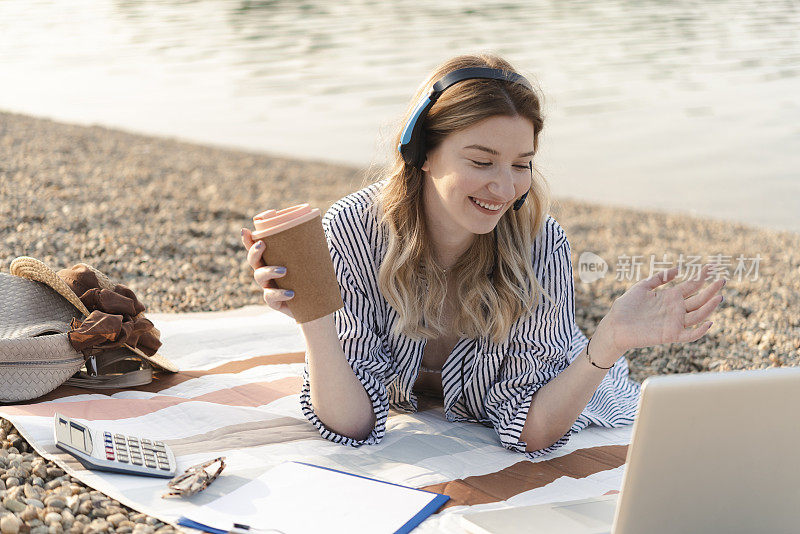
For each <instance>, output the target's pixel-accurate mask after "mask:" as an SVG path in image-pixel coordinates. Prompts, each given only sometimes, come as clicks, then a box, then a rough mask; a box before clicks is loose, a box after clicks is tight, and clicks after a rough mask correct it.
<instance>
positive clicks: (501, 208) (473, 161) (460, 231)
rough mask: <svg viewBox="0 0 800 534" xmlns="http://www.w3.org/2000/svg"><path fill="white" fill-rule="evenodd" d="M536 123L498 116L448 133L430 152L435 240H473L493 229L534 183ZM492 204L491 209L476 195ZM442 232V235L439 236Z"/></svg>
mask: <svg viewBox="0 0 800 534" xmlns="http://www.w3.org/2000/svg"><path fill="white" fill-rule="evenodd" d="M533 135H534V128H533V124H532V123H531V122H530V121H529V120H527V119H525V118H523V117H520V116H516V117H508V116H494V117H490V118H488V119H485V120H483V121H481V122H479V123H477V124H474V125H472V126H470V127H469V128H465V129H463V130H459V131H457V132H454V133H452V134H450V135H449V136H447V137H446V138H445V139H444V140H443V141H442V143H441V144H440V145H439V146H438V147H436V149H434V150H431V151H429V152H428V154H427V159H426V160H425V163H424V165H423V166H422V170H423V171H425V192H424V200H425V210H426V216H427V219H428V221H429V223H430V227H431V230H432V231H433V232H434V241H443V242H449V243H461V244H462V245H463V244H464V243H465V242H469V240H471V238H472V234H484V233H488V232H491V231H492V230H493V229H494V227H495V225H496V224H497V222H498V221H499V220H500V217H501V216H502V215H503V213H505V212H506V210H507V209H509V208H510V207H511V205H512V204H513V203H514V201H515V200H517V199H518V198H519V197H521V196H522V195H523V194H525V192H526V191H528V190H529V189H530V186H531V179H532V177H531V170H530V167H529V165H531V160H532V157H533V152H534V148H533ZM473 198H474V199H477V200H480V201H482V202H483V203H485V204H487V205H489V207H490V208H498V209H496V210H489V209H485V208H482V207H480V206H478V205H477V204H476V203H475V202H474V201H473V200H472V199H473ZM436 234H438V237H439V239H436V237H437V236H436Z"/></svg>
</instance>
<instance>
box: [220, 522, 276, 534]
mask: <svg viewBox="0 0 800 534" xmlns="http://www.w3.org/2000/svg"><path fill="white" fill-rule="evenodd" d="M250 532H275V533H276V534H286V533H285V532H284V531H282V530H278V529H277V528H253V527H251V526H250V525H243V524H242V523H234V524H233V527H232V528H231V529H230V530H229V531H228V534H249V533H250Z"/></svg>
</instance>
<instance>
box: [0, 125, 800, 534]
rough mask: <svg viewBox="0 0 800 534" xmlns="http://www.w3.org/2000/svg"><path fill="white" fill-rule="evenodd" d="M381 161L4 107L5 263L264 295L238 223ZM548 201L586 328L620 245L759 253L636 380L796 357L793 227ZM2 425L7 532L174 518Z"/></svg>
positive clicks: (96, 528) (622, 286)
mask: <svg viewBox="0 0 800 534" xmlns="http://www.w3.org/2000/svg"><path fill="white" fill-rule="evenodd" d="M374 172H375V169H359V168H355V167H348V166H345V165H336V164H330V163H327V162H321V161H311V160H296V159H289V158H284V157H279V156H274V155H267V154H259V153H251V152H244V151H237V150H230V149H223V148H215V147H210V146H204V145H198V144H192V143H186V142H181V141H178V140H173V139H164V138H157V137H149V136H142V135H135V134H131V133H126V132H122V131H118V130H113V129H108V128H103V127H97V126H92V127H87V126H77V125H70V124H62V123H57V122H53V121H50V120H46V119H39V118H33V117H29V116H24V115H18V114H10V113H4V112H0V270H2V272H6V273H7V272H8V270H9V264H10V263H11V261H12V260H13V259H14V258H16V257H18V256H33V257H35V258H37V259H39V260H41V261H43V262H44V263H46V264H47V265H49V266H50V267H52V268H53V269H55V270H59V269H62V268H66V267H70V266H72V265H74V264H75V263H79V262H84V263H88V264H90V265H92V266H94V267H96V268H97V269H99V270H101V271H102V272H104V273H105V274H107V275H108V276H109V277H110V278H111V279H112V280H114V281H116V282H120V283H123V284H125V285H127V286H128V287H130V288H131V289H132V290H133V291H134V292H135V293H136V295H137V296H138V297H139V299H140V300H141V301H142V302H143V303H144V304H145V305H146V306H147V311H150V312H185V311H219V310H227V309H232V308H238V307H241V306H244V305H251V304H258V303H262V304H263V301H262V300H261V290H260V288H259V287H258V286H257V285H256V284H255V282H254V281H253V278H252V270H251V269H250V267H249V266H248V265H247V263H246V260H245V254H244V248H243V246H242V244H241V237H240V229H241V228H242V227H245V226H246V227H251V225H252V220H251V217H252V216H253V215H254V214H256V213H258V212H260V211H263V210H266V209H268V208H276V209H281V208H284V207H288V206H292V205H295V204H300V203H303V202H308V203H309V204H311V206H313V207H317V208H320V210H322V211H323V212H324V211H326V210H327V209H328V208H329V207H330V206H331V204H333V203H334V202H336V201H337V200H338V199H340V198H341V197H343V196H345V195H347V194H349V193H351V192H353V191H356V190H358V189H360V188H362V187H364V186H366V185H367V184H368V183H370V182H372V181H374V179H375V176H374ZM546 178H547V177H546ZM687 194H688V193H687ZM555 200H556V202H555V203H554V206H553V209H552V211H551V213H552V214H553V216H554V217H555V218H556V219H557V220H558V222H559V223H560V224H561V225H562V226H563V227H564V228H565V230H566V232H567V236H568V237H569V240H570V244H571V247H572V259H573V266H574V268H575V311H576V317H577V322H578V325H579V326H580V327H581V329H582V330H583V331H584V333H585V334H586V335H587V336H591V335H592V333H593V332H594V329H595V327H596V326H597V324H598V323H599V321H600V320H601V319H602V317H603V316H604V315H605V314H606V313H607V311H608V310H609V308H610V307H611V304H612V303H613V301H614V299H616V298H617V297H619V296H620V295H622V294H623V293H624V292H625V291H626V290H627V289H628V288H629V287H630V286H631V285H632V284H633V283H635V282H636V281H637V278H634V279H625V277H618V276H615V266H616V263H617V261H618V259H619V258H625V257H641V258H643V259H644V262H645V264H644V265H643V266H642V271H641V276H640V277H639V278H638V279H642V278H645V277H647V276H649V274H650V272H649V259H650V258H651V257H655V258H656V260H658V261H661V260H662V259H663V258H664V255H666V257H667V258H669V259H670V260H671V261H673V262H674V261H675V260H676V258H677V257H678V256H679V255H680V254H684V255H685V256H700V257H701V261H702V262H706V261H707V260H708V259H709V257H710V256H712V255H716V254H720V255H722V256H723V257H726V258H727V257H730V258H731V260H735V259H736V258H737V257H739V256H742V257H744V258H747V259H750V258H756V257H758V258H760V259H759V261H758V264H757V270H756V271H755V272H749V273H748V274H747V276H744V277H737V276H736V275H735V274H734V273H733V268H732V267H731V269H730V270H731V272H730V273H728V275H727V276H725V277H726V278H728V282H727V285H726V286H725V287H724V288H723V290H722V294H723V295H724V297H725V300H724V301H723V302H722V304H721V305H720V306H719V307H718V309H717V311H716V312H715V313H714V314H712V316H711V318H710V319H711V320H713V321H714V324H713V325H712V327H711V329H710V330H709V332H708V333H707V334H706V335H705V336H703V337H702V338H700V339H699V340H698V341H696V342H693V343H686V344H671V345H661V346H656V347H647V348H642V349H636V350H633V351H629V352H628V353H626V357H627V359H628V361H629V364H630V369H631V378H632V379H634V380H636V381H639V382H641V381H642V380H644V379H645V378H647V377H648V376H652V375H657V374H672V373H687V372H699V371H728V370H735V369H761V368H766V367H777V366H795V365H798V364H800V234H798V233H793V232H785V231H777V230H767V229H761V228H755V227H751V226H747V225H742V224H738V223H731V222H722V221H717V220H711V219H703V218H697V217H690V216H688V215H682V214H667V213H661V212H650V211H644V210H634V209H628V208H619V207H611V206H602V205H596V204H591V203H585V202H577V201H573V200H567V199H558V198H557V199H555ZM584 252H591V253H594V254H595V255H597V256H599V257H600V258H603V259H604V260H605V261H606V262H607V263H608V266H609V272H608V274H606V276H605V277H603V278H600V279H599V280H596V281H592V282H584V281H581V280H580V279H579V277H578V270H577V269H578V259H579V257H580V256H581V254H582V253H584ZM669 266H671V265H667V267H669ZM747 267H752V263H751V262H750V261H747ZM658 270H660V269H658ZM156 326H157V325H156ZM0 423H1V426H0V442H1V443H2V448H0V530H1V531H2V533H1V534H17V533H23V534H26V533H29V532H30V533H32V534H58V533H61V532H72V533H78V532H92V533H94V532H120V533H129V532H133V533H137V534H140V533H155V532H158V533H159V534H166V533H168V532H173V531H175V529H174V527H172V526H170V525H164V524H163V523H162V522H160V521H159V520H157V519H155V518H152V517H147V516H145V515H144V514H141V513H138V512H136V511H135V510H131V509H129V508H127V507H125V506H123V505H121V504H120V503H118V502H116V501H113V500H111V499H109V498H108V497H106V496H104V495H103V494H101V493H99V492H97V491H95V490H92V489H91V488H87V487H86V486H84V485H83V484H82V483H81V482H80V481H78V480H77V479H75V478H73V477H71V476H69V475H67V474H65V473H64V472H63V471H62V470H61V469H60V468H59V467H58V466H56V465H55V464H53V463H51V462H49V461H47V460H45V459H44V458H42V457H41V456H39V455H38V454H37V453H36V452H35V451H34V450H33V449H32V448H31V447H30V445H29V444H28V443H26V442H25V440H24V439H23V438H22V437H20V436H19V434H18V433H17V432H16V430H15V429H14V428H13V426H12V425H11V424H10V423H9V422H8V421H6V420H2V421H0Z"/></svg>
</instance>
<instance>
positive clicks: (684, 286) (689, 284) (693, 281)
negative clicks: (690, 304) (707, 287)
mask: <svg viewBox="0 0 800 534" xmlns="http://www.w3.org/2000/svg"><path fill="white" fill-rule="evenodd" d="M712 266H713V265H712V264H711V263H706V264H705V265H703V267H702V268H701V269H700V273H699V276H697V277H696V278H690V279H689V280H686V281H684V282H681V283H680V284H678V286H677V287H679V288H681V295H683V298H686V297H688V296H689V295H694V294H695V293H696V292H697V290H698V289H700V288H701V287H703V284H705V283H706V278H708V275H709V273H710V272H711V267H712Z"/></svg>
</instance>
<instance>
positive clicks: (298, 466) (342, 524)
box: [188, 462, 437, 534]
mask: <svg viewBox="0 0 800 534" xmlns="http://www.w3.org/2000/svg"><path fill="white" fill-rule="evenodd" d="M436 497H437V494H435V493H430V492H427V491H422V490H417V489H413V488H406V487H403V486H396V485H394V484H387V483H384V482H378V481H375V480H370V479H367V478H362V477H358V476H353V475H349V474H346V473H341V472H337V471H331V470H328V469H323V468H319V467H315V466H310V465H306V464H302V463H297V462H285V463H282V464H279V465H277V466H276V467H274V468H272V469H270V470H269V471H267V472H266V473H264V474H263V475H261V476H260V477H258V478H257V479H255V480H253V481H252V482H249V483H247V484H245V485H244V486H242V487H241V488H239V489H237V490H235V491H233V492H231V493H229V494H228V495H225V496H224V497H220V498H219V499H216V500H214V501H212V502H210V503H208V504H206V505H205V506H203V508H202V509H201V510H198V511H196V512H193V513H192V515H191V516H189V517H188V518H189V519H191V520H193V521H197V522H198V523H202V524H204V525H208V526H211V527H215V528H219V529H223V530H229V529H230V528H231V526H232V523H234V522H235V523H243V524H246V525H250V527H252V528H254V529H278V530H279V531H281V532H284V533H285V534H305V533H318V532H348V533H362V532H363V533H365V534H380V533H387V534H390V533H393V532H396V531H397V530H398V529H400V528H401V527H402V526H403V525H404V524H406V523H407V522H408V521H409V520H410V519H411V518H413V517H414V516H415V515H417V514H418V513H419V512H420V511H421V510H422V509H423V508H424V507H425V506H427V505H428V504H429V503H430V502H431V501H433V499H435V498H436Z"/></svg>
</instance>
